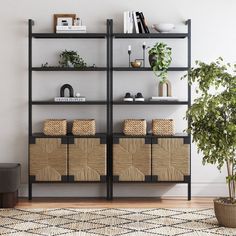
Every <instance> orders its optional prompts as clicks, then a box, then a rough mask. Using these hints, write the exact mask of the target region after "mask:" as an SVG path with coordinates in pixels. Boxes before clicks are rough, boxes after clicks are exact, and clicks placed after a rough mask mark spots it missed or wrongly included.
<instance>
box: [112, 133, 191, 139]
mask: <svg viewBox="0 0 236 236" xmlns="http://www.w3.org/2000/svg"><path fill="white" fill-rule="evenodd" d="M113 137H115V138H187V137H190V136H189V135H188V134H185V133H183V134H174V135H165V136H163V135H153V134H147V135H135V136H134V135H125V134H124V133H113Z"/></svg>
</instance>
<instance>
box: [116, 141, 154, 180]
mask: <svg viewBox="0 0 236 236" xmlns="http://www.w3.org/2000/svg"><path fill="white" fill-rule="evenodd" d="M113 181H114V182H122V181H137V182H146V181H151V139H150V138H138V137H137V138H128V137H127V138H126V137H114V138H113Z"/></svg>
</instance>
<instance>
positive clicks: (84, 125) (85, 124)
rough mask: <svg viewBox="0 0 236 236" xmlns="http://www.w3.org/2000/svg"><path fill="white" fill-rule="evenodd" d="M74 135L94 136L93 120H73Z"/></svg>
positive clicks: (94, 126) (94, 125)
mask: <svg viewBox="0 0 236 236" xmlns="http://www.w3.org/2000/svg"><path fill="white" fill-rule="evenodd" d="M72 134H74V135H95V134H96V124H95V120H94V119H83V120H82V119H79V120H74V121H73V125H72Z"/></svg>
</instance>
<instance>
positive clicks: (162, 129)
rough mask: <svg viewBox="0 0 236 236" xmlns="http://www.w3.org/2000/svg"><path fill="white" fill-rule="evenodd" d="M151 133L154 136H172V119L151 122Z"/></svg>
mask: <svg viewBox="0 0 236 236" xmlns="http://www.w3.org/2000/svg"><path fill="white" fill-rule="evenodd" d="M152 133H153V134H154V135H163V136H164V135H173V134H174V121H173V120H172V119H154V120H152Z"/></svg>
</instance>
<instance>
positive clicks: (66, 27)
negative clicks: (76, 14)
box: [56, 25, 86, 31]
mask: <svg viewBox="0 0 236 236" xmlns="http://www.w3.org/2000/svg"><path fill="white" fill-rule="evenodd" d="M56 30H59V31H63V30H65V31H81V30H82V31H86V26H85V25H81V26H78V25H73V26H62V25H57V26H56Z"/></svg>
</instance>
